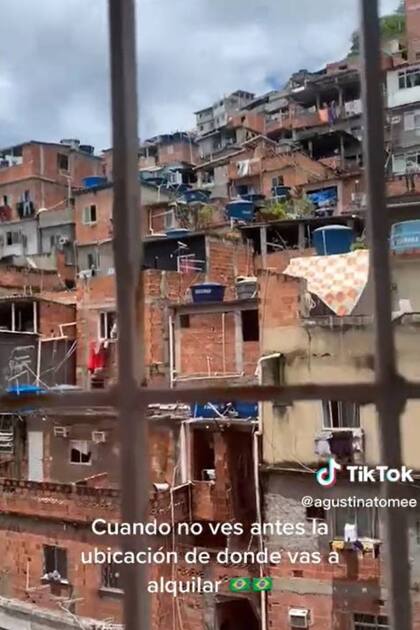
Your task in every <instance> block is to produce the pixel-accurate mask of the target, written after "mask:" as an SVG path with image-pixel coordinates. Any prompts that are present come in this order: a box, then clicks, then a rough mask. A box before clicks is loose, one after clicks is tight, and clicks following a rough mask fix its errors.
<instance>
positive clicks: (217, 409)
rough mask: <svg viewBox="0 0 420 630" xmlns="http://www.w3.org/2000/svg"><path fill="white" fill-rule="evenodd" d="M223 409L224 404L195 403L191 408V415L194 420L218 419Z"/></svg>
mask: <svg viewBox="0 0 420 630" xmlns="http://www.w3.org/2000/svg"><path fill="white" fill-rule="evenodd" d="M225 407H226V404H225V403H205V404H202V403H201V404H200V403H196V404H195V405H194V406H193V409H192V415H193V417H194V418H218V417H220V415H223V412H224V410H225ZM219 414H220V415H219Z"/></svg>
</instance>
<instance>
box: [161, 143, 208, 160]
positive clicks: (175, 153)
mask: <svg viewBox="0 0 420 630" xmlns="http://www.w3.org/2000/svg"><path fill="white" fill-rule="evenodd" d="M198 161H199V152H198V147H197V145H196V144H195V143H194V142H193V141H191V142H189V141H187V140H181V141H179V142H172V143H167V144H166V143H162V144H160V145H159V146H158V164H161V165H163V166H166V165H170V164H177V163H179V162H184V163H186V164H197V163H198Z"/></svg>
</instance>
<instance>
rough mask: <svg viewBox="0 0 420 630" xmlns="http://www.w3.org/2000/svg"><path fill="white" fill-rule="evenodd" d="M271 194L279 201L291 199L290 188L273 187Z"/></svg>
mask: <svg viewBox="0 0 420 630" xmlns="http://www.w3.org/2000/svg"><path fill="white" fill-rule="evenodd" d="M271 194H272V196H273V197H276V198H277V199H288V198H289V197H290V186H273V188H272V189H271Z"/></svg>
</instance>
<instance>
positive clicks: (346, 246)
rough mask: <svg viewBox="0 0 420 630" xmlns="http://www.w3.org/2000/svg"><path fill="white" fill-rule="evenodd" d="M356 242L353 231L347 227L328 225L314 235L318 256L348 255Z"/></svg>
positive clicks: (315, 231)
mask: <svg viewBox="0 0 420 630" xmlns="http://www.w3.org/2000/svg"><path fill="white" fill-rule="evenodd" d="M353 240H354V234H353V230H352V229H351V228H349V227H347V226H345V225H327V226H326V227H322V228H318V229H316V230H314V233H313V243H314V246H315V249H316V253H317V254H318V256H330V255H331V254H346V253H348V252H349V251H350V250H351V246H352V243H353Z"/></svg>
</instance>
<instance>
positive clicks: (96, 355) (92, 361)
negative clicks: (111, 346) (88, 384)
mask: <svg viewBox="0 0 420 630" xmlns="http://www.w3.org/2000/svg"><path fill="white" fill-rule="evenodd" d="M106 360H107V349H106V348H105V346H104V344H103V342H99V343H97V342H95V341H91V342H90V344H89V356H88V365H87V367H88V371H89V372H90V373H91V374H94V373H95V372H96V371H97V370H103V369H104V368H105V366H106Z"/></svg>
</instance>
